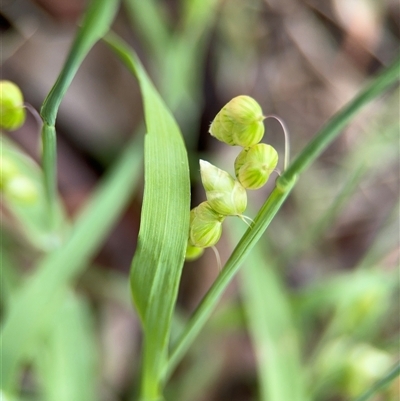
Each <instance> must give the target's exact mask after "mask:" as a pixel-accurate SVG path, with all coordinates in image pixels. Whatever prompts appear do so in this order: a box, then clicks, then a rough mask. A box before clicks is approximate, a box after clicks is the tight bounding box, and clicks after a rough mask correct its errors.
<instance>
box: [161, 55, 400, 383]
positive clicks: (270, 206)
mask: <svg viewBox="0 0 400 401" xmlns="http://www.w3.org/2000/svg"><path fill="white" fill-rule="evenodd" d="M399 68H400V57H398V58H397V59H396V60H395V61H394V62H393V63H392V64H391V65H390V66H389V67H388V68H386V69H385V70H384V71H383V72H382V73H381V74H380V75H379V76H377V77H376V78H375V79H374V80H373V81H372V82H371V83H370V84H369V85H367V86H366V87H365V88H364V89H363V90H362V91H361V92H360V93H359V94H358V95H357V96H356V97H355V98H354V99H353V100H352V101H351V102H349V103H348V104H347V105H346V106H345V107H344V108H343V109H342V110H340V111H339V112H338V113H337V114H336V115H335V116H334V117H333V118H332V119H331V120H330V121H328V123H327V124H326V125H325V126H324V127H323V128H322V129H321V130H320V131H319V133H318V134H317V135H316V136H315V137H314V139H313V140H312V141H311V142H310V143H309V144H308V145H307V146H306V147H305V149H304V150H303V151H302V152H301V153H300V154H299V156H298V157H297V158H296V159H295V160H294V162H293V163H292V164H291V165H290V166H289V167H288V169H287V170H285V171H284V173H283V174H282V176H280V177H279V178H278V179H277V181H276V188H275V189H274V190H273V191H272V193H271V195H270V196H269V198H268V199H267V201H266V202H265V204H264V205H263V207H262V208H261V210H260V211H259V213H258V214H257V216H256V218H255V224H254V226H253V227H252V229H250V228H249V229H248V230H247V231H246V233H245V234H244V236H243V237H242V239H241V240H240V242H239V243H238V245H237V246H236V248H235V250H234V251H233V253H232V255H231V257H230V258H229V260H228V261H227V263H226V264H225V266H224V268H223V270H222V271H221V273H220V275H219V276H218V278H217V279H216V281H215V282H214V284H213V285H212V287H211V288H210V290H209V291H208V292H207V294H206V295H205V296H204V298H203V300H202V302H201V303H200V305H199V306H198V307H197V309H196V310H195V312H194V313H193V315H192V317H191V318H190V320H189V322H188V324H187V326H186V328H185V329H184V331H183V332H182V334H181V336H180V338H179V339H178V340H177V342H176V343H175V344H174V346H173V348H172V351H171V355H170V358H169V361H168V363H167V365H166V367H165V370H164V374H165V376H164V378H165V379H166V378H167V377H168V376H169V375H170V374H171V373H172V371H173V370H174V368H175V367H176V366H177V364H178V363H179V361H180V360H181V359H182V357H183V356H184V354H185V352H186V351H187V349H188V348H189V347H190V345H191V344H192V342H193V340H194V339H195V338H196V336H197V335H198V333H199V332H200V330H201V329H202V327H203V326H204V324H205V323H206V321H207V319H208V318H209V316H210V315H211V313H212V311H213V310H214V308H215V306H216V304H217V303H218V301H219V299H220V297H221V295H222V293H223V292H224V290H225V288H226V287H227V286H228V284H229V283H230V281H231V280H232V278H233V277H234V275H235V274H236V272H237V271H238V270H239V267H240V266H241V264H242V262H243V261H244V259H245V257H246V255H247V254H248V253H249V252H250V251H251V249H252V248H253V247H254V245H255V244H256V242H257V241H258V240H259V238H260V237H261V235H262V234H263V233H264V231H265V230H266V229H267V227H268V225H269V223H270V222H271V220H272V219H273V217H274V216H275V214H276V213H277V212H278V210H279V209H280V207H281V205H282V204H283V202H284V201H285V199H286V197H287V196H288V195H289V192H290V191H291V189H292V187H293V185H294V183H295V181H296V177H297V176H298V174H300V173H301V172H302V171H304V170H305V169H306V168H307V167H308V166H309V165H310V164H311V163H312V162H313V161H314V160H315V159H316V158H317V157H318V156H319V155H320V154H321V153H322V152H323V151H324V150H325V149H326V148H327V146H328V145H329V144H330V143H331V142H332V141H333V140H334V139H335V138H336V137H337V136H338V135H339V134H340V133H341V131H342V130H343V129H344V128H345V126H346V125H347V124H348V123H349V122H350V121H351V119H352V118H353V117H354V116H355V115H356V114H357V112H358V111H360V109H361V108H362V107H363V106H365V105H366V104H367V103H368V102H370V101H371V100H373V99H374V98H375V97H377V96H379V95H380V94H382V93H383V92H384V91H385V90H386V89H387V88H388V87H389V86H391V85H393V84H394V83H395V82H396V81H397V80H398V76H399Z"/></svg>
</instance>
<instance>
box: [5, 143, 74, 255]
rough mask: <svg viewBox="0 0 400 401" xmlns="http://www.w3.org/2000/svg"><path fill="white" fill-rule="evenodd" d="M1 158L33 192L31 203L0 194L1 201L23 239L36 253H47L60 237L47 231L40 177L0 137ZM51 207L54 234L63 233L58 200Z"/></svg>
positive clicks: (19, 152) (31, 163)
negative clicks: (33, 196) (33, 197)
mask: <svg viewBox="0 0 400 401" xmlns="http://www.w3.org/2000/svg"><path fill="white" fill-rule="evenodd" d="M0 148H1V157H2V159H3V161H5V160H7V161H10V162H11V163H12V164H13V166H15V168H16V171H17V173H16V174H18V176H19V177H24V178H25V179H27V180H29V182H30V183H31V185H32V186H33V188H34V189H35V191H36V198H35V199H34V200H32V201H28V202H22V201H18V200H15V199H13V198H9V197H7V194H6V193H5V194H2V200H3V201H4V204H5V205H6V207H7V208H8V209H9V210H10V211H11V212H12V214H13V216H14V218H16V220H17V226H18V229H19V230H20V231H22V232H23V234H24V235H25V236H26V238H27V240H28V241H29V242H30V243H31V244H32V245H33V246H35V247H37V248H39V249H40V250H44V251H50V250H52V249H54V248H56V247H58V246H59V245H60V243H61V242H62V238H61V237H55V235H54V233H53V232H52V231H49V226H48V224H47V217H48V207H47V206H48V205H47V202H46V196H45V191H44V187H43V177H42V172H41V171H40V168H39V166H38V165H37V164H36V163H35V162H34V160H32V159H31V158H30V157H29V156H27V155H26V154H25V153H24V152H23V151H22V150H21V149H19V148H18V146H17V145H16V144H14V143H13V142H12V141H11V140H10V139H9V138H6V137H4V136H3V135H0ZM55 202H56V203H55V205H54V226H53V227H57V228H58V234H61V235H63V234H65V232H64V233H63V232H62V231H65V228H66V225H65V223H66V218H65V214H64V211H63V208H62V205H61V203H60V202H59V200H58V198H56V199H55Z"/></svg>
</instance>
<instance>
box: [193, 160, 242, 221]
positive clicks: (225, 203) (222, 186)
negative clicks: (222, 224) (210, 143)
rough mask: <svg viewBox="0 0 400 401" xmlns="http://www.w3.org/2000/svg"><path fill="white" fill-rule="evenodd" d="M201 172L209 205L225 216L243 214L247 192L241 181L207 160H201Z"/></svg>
mask: <svg viewBox="0 0 400 401" xmlns="http://www.w3.org/2000/svg"><path fill="white" fill-rule="evenodd" d="M200 173H201V181H202V182H203V186H204V189H205V191H206V196H207V201H208V203H209V205H210V206H211V207H212V208H213V209H214V210H215V211H216V212H217V213H219V214H221V215H223V216H237V215H242V213H243V212H244V211H245V210H246V207H247V194H246V190H245V189H244V188H243V186H242V185H241V184H240V182H238V181H236V180H235V179H234V178H233V177H231V176H230V175H229V174H228V173H227V172H226V171H224V170H221V169H219V168H218V167H215V166H213V165H212V164H211V163H208V162H206V161H205V160H200Z"/></svg>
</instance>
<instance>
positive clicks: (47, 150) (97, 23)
mask: <svg viewBox="0 0 400 401" xmlns="http://www.w3.org/2000/svg"><path fill="white" fill-rule="evenodd" d="M118 4H119V0H92V1H91V3H90V4H89V6H88V9H87V11H86V14H85V16H84V19H83V21H82V24H81V28H80V29H79V31H78V34H77V36H76V38H75V40H74V43H73V44H72V48H71V50H70V52H69V54H68V57H67V60H66V61H65V64H64V66H63V68H62V70H61V72H60V75H59V76H58V78H57V81H56V83H55V84H54V86H53V87H52V88H51V90H50V92H49V94H48V95H47V97H46V99H45V100H44V102H43V105H42V108H41V110H40V115H41V117H42V119H43V127H42V167H43V174H44V186H45V191H46V196H47V201H48V204H49V216H50V221H52V219H53V211H54V208H55V206H54V205H55V197H56V193H57V191H56V189H57V145H56V130H55V123H56V118H57V113H58V109H59V107H60V104H61V101H62V99H63V97H64V95H65V93H66V91H67V89H68V87H69V86H70V84H71V82H72V79H73V78H74V76H75V74H76V72H77V70H78V68H79V66H80V64H81V63H82V61H83V59H84V58H85V56H86V54H87V53H88V52H89V50H90V49H91V48H92V47H93V45H94V44H95V43H96V42H97V41H98V40H99V39H101V37H103V36H104V35H105V33H106V32H107V31H108V29H109V27H110V25H111V23H112V21H113V19H114V15H115V13H116V11H117V7H118Z"/></svg>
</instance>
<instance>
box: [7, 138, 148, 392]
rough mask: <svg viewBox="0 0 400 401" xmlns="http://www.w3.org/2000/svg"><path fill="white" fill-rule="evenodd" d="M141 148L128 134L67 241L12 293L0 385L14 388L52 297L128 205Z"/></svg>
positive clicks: (46, 319)
mask: <svg viewBox="0 0 400 401" xmlns="http://www.w3.org/2000/svg"><path fill="white" fill-rule="evenodd" d="M141 151H142V147H141V140H140V141H139V140H138V139H133V140H131V142H130V143H129V144H128V145H127V148H126V149H125V151H124V153H123V154H122V155H121V157H120V158H119V160H118V162H117V163H116V165H115V166H114V168H112V169H111V171H110V173H109V174H108V175H107V176H106V177H105V179H104V181H103V182H102V183H101V184H100V185H99V187H98V188H97V190H96V192H95V193H94V194H93V196H92V198H91V199H90V200H89V201H88V203H87V204H86V206H85V208H84V209H83V210H82V212H81V214H80V215H79V216H78V217H77V220H76V222H75V225H74V229H73V231H72V233H71V235H70V237H69V238H68V239H67V240H66V242H65V244H64V245H63V246H62V247H61V248H59V249H58V250H56V251H54V252H52V253H50V254H48V255H46V256H45V257H44V258H43V259H42V260H41V261H40V262H39V264H38V266H37V271H36V273H35V274H34V275H33V277H32V278H31V279H29V281H28V282H27V283H26V285H25V286H24V287H22V288H21V289H20V291H19V292H18V294H15V295H16V297H15V299H14V302H13V304H12V305H11V308H10V311H9V313H8V315H7V316H6V320H5V322H4V323H3V327H2V332H1V337H2V343H1V353H2V354H1V355H2V358H1V368H2V385H3V386H4V388H5V389H7V390H12V389H13V388H14V385H15V381H16V373H17V370H18V366H19V364H20V362H21V361H22V360H23V358H24V357H25V356H26V354H27V352H28V351H29V349H30V348H31V347H32V346H34V345H35V342H36V341H37V338H38V336H39V335H40V333H42V332H43V331H46V328H47V327H48V326H47V325H48V324H49V322H50V319H51V317H52V313H54V310H53V309H52V303H53V302H54V299H56V298H57V296H58V294H59V292H60V291H61V290H62V289H64V288H65V286H66V285H67V284H69V283H70V282H71V281H72V280H73V279H74V278H76V277H77V275H78V274H79V273H80V272H81V271H82V270H83V269H84V268H85V266H86V263H87V262H88V261H89V260H90V258H91V257H92V256H93V254H94V252H96V250H97V249H98V248H99V246H100V244H101V243H102V241H103V240H104V239H105V237H106V236H107V234H108V232H109V230H110V229H111V228H112V226H113V225H114V223H115V222H116V220H117V219H118V217H119V216H120V215H121V212H122V211H123V209H124V208H125V207H126V205H127V203H128V201H129V199H130V196H131V194H132V192H133V190H134V188H135V185H136V183H137V182H138V177H139V173H140V166H141V161H142V156H141Z"/></svg>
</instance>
